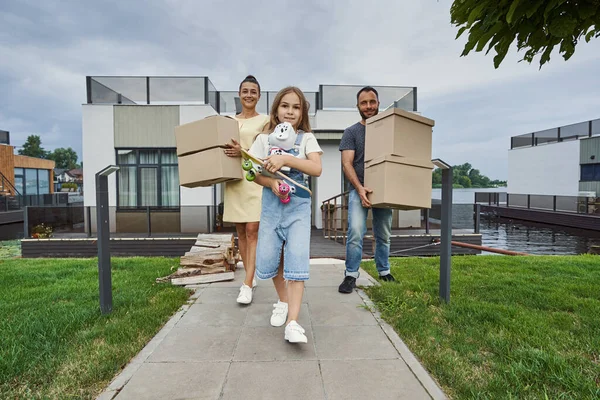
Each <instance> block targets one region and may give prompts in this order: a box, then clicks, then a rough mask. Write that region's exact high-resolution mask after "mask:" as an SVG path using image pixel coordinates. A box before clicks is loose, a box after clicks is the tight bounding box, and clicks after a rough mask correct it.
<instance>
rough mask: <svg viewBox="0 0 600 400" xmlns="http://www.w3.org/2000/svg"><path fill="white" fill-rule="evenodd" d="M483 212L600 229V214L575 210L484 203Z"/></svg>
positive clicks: (553, 223)
mask: <svg viewBox="0 0 600 400" xmlns="http://www.w3.org/2000/svg"><path fill="white" fill-rule="evenodd" d="M481 212H486V213H491V214H493V215H496V216H498V217H503V218H511V219H518V220H523V221H532V222H541V223H544V224H551V225H559V226H567V227H571V228H579V229H588V230H592V231H600V215H597V214H593V215H590V214H577V213H574V212H560V211H552V210H542V209H532V208H524V207H523V208H521V207H506V206H503V205H500V206H497V205H483V204H482V205H481Z"/></svg>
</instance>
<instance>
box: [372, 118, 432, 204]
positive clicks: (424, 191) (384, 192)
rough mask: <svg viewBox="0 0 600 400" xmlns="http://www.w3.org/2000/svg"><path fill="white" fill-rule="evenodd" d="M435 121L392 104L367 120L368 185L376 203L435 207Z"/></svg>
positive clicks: (373, 202)
mask: <svg viewBox="0 0 600 400" xmlns="http://www.w3.org/2000/svg"><path fill="white" fill-rule="evenodd" d="M433 126H434V121H433V120H431V119H428V118H425V117H423V116H420V115H418V114H415V113H411V112H408V111H405V110H402V109H398V108H392V109H389V110H386V111H384V112H382V113H380V114H378V115H376V116H374V117H371V118H369V119H368V120H367V126H366V137H365V186H366V187H368V188H370V189H372V190H373V193H371V194H370V195H368V198H369V201H370V202H371V205H372V207H376V208H396V209H400V210H415V209H420V208H431V171H432V169H433V167H434V165H433V164H432V163H431V137H432V131H433Z"/></svg>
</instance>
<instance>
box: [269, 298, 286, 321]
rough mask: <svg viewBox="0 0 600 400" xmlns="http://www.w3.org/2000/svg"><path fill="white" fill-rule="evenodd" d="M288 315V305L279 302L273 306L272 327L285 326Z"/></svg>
mask: <svg viewBox="0 0 600 400" xmlns="http://www.w3.org/2000/svg"><path fill="white" fill-rule="evenodd" d="M287 315H288V304H287V303H282V302H281V301H277V303H275V304H273V314H271V325H272V326H283V324H285V321H287Z"/></svg>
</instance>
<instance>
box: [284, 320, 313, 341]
mask: <svg viewBox="0 0 600 400" xmlns="http://www.w3.org/2000/svg"><path fill="white" fill-rule="evenodd" d="M285 340H287V341H288V342H290V343H307V342H308V339H307V338H306V335H305V334H304V329H303V328H302V327H301V326H300V325H298V323H297V322H296V321H291V322H290V323H289V324H287V326H286V327H285Z"/></svg>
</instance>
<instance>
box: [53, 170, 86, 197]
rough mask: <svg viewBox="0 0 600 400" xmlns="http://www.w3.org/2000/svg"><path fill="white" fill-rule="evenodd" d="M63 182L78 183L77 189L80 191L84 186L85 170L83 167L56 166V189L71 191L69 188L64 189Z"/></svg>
mask: <svg viewBox="0 0 600 400" xmlns="http://www.w3.org/2000/svg"><path fill="white" fill-rule="evenodd" d="M63 183H75V184H77V191H80V190H81V188H82V186H83V170H82V169H81V168H74V169H64V168H54V190H55V191H57V192H59V191H69V190H67V189H65V190H62V184H63Z"/></svg>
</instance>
